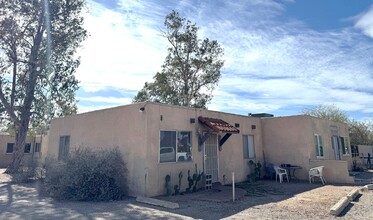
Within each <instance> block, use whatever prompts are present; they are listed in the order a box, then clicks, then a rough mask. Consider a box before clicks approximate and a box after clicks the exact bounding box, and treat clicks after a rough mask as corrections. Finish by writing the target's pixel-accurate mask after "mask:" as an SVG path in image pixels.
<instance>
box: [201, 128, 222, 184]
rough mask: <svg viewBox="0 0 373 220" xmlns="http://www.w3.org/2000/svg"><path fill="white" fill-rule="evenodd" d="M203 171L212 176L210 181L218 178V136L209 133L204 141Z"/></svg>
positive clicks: (215, 180)
mask: <svg viewBox="0 0 373 220" xmlns="http://www.w3.org/2000/svg"><path fill="white" fill-rule="evenodd" d="M204 153H205V158H204V172H205V174H210V175H211V176H212V182H213V183H214V182H218V180H219V157H218V137H217V135H216V134H210V136H209V137H208V138H207V140H206V141H205V147H204Z"/></svg>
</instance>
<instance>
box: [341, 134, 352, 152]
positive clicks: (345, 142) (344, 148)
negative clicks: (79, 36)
mask: <svg viewBox="0 0 373 220" xmlns="http://www.w3.org/2000/svg"><path fill="white" fill-rule="evenodd" d="M339 138H340V141H341V148H342V154H343V155H348V154H350V150H349V148H348V138H347V137H339Z"/></svg>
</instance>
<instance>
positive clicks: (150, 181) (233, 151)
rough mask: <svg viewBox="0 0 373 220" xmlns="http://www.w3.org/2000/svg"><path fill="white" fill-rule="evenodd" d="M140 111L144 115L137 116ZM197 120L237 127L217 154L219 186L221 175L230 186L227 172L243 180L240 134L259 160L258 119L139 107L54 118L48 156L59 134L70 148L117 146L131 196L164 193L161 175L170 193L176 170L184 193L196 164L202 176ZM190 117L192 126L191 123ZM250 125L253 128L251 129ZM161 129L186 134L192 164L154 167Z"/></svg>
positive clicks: (151, 105)
mask: <svg viewBox="0 0 373 220" xmlns="http://www.w3.org/2000/svg"><path fill="white" fill-rule="evenodd" d="M140 107H144V108H145V110H144V111H143V112H139V109H140ZM198 116H205V117H214V118H220V119H222V120H225V121H226V122H228V123H230V124H232V125H234V124H235V123H239V124H240V127H239V129H240V131H241V132H240V134H233V135H232V136H231V137H230V138H229V139H228V140H227V141H226V142H225V144H224V145H223V147H222V151H219V181H221V182H222V183H223V182H224V181H223V176H224V175H225V177H226V178H225V179H224V180H225V183H230V182H231V173H232V172H235V179H236V181H237V182H238V181H244V180H245V179H246V176H247V175H248V174H249V167H248V165H247V161H248V160H246V159H243V147H242V135H243V134H245V135H254V140H255V147H256V149H255V151H256V158H257V160H258V161H263V158H262V152H263V149H262V140H261V135H260V133H261V127H260V126H261V125H260V119H258V118H249V117H247V116H239V115H233V114H226V113H221V112H214V111H207V110H201V109H194V108H185V107H178V106H170V105H163V104H154V103H139V104H133V105H127V106H121V107H117V108H111V109H105V110H100V111H94V112H89V113H84V114H79V115H75V116H69V117H65V118H61V119H55V120H53V121H52V124H51V128H50V132H49V150H48V154H49V155H55V156H56V157H57V154H58V145H59V137H60V136H63V135H70V146H71V147H70V149H71V148H73V147H77V146H88V147H111V146H118V147H119V148H120V149H121V151H122V153H123V154H124V158H125V160H126V162H127V166H128V170H129V179H130V183H129V186H130V194H131V195H146V196H154V195H160V194H165V187H164V186H165V177H166V175H167V174H170V175H171V186H172V188H173V186H174V185H175V184H177V183H178V174H179V172H180V171H182V172H183V179H182V191H185V188H186V187H187V185H188V182H187V172H188V170H190V171H191V174H193V173H194V170H195V168H194V166H195V164H197V167H198V170H201V171H203V148H202V151H199V150H198V136H197V129H199V131H200V132H203V130H205V129H206V128H205V127H204V126H202V125H201V124H200V123H198ZM191 118H194V119H195V123H190V119H191ZM251 125H256V129H252V128H251ZM161 130H171V131H190V132H191V133H192V136H191V137H192V155H193V161H191V162H187V161H183V162H172V163H159V142H160V140H159V135H160V131H161ZM223 135H224V134H222V136H223Z"/></svg>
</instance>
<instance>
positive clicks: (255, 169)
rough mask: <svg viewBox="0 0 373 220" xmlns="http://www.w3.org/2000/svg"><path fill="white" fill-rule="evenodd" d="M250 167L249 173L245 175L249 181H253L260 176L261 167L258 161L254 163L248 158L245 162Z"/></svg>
mask: <svg viewBox="0 0 373 220" xmlns="http://www.w3.org/2000/svg"><path fill="white" fill-rule="evenodd" d="M247 164H248V165H249V167H250V170H251V172H250V174H249V175H247V177H248V178H249V181H250V182H255V181H257V180H259V179H260V178H261V169H262V164H261V163H260V162H257V163H255V162H254V161H253V160H250V161H249V162H248V163H247Z"/></svg>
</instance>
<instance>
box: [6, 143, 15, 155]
mask: <svg viewBox="0 0 373 220" xmlns="http://www.w3.org/2000/svg"><path fill="white" fill-rule="evenodd" d="M13 150H14V143H8V144H7V145H6V153H7V154H11V153H13Z"/></svg>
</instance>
